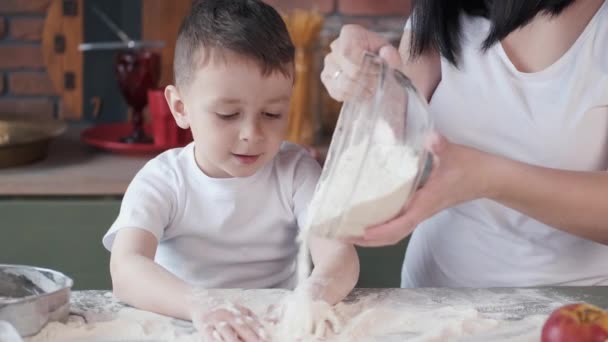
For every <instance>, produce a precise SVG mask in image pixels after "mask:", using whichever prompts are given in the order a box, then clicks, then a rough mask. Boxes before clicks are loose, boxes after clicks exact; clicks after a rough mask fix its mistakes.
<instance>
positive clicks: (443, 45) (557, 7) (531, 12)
mask: <svg viewBox="0 0 608 342" xmlns="http://www.w3.org/2000/svg"><path fill="white" fill-rule="evenodd" d="M574 1H575V0H412V20H411V24H412V40H411V52H412V56H414V57H415V56H419V55H420V54H422V53H423V52H425V51H427V50H428V49H436V50H437V51H439V53H440V54H441V55H442V56H443V57H444V58H446V59H447V60H448V61H450V62H451V63H452V64H454V65H457V63H458V57H459V56H460V30H461V27H460V16H461V14H463V13H465V14H468V15H473V16H482V17H485V18H487V19H488V20H489V21H490V23H491V28H490V32H489V34H488V36H487V37H486V39H485V40H484V42H483V45H482V46H481V48H483V49H484V50H487V49H488V48H490V47H491V46H492V45H494V44H495V43H497V42H498V41H500V40H502V39H504V38H505V37H506V36H507V35H509V33H511V32H513V31H515V30H517V29H518V28H521V27H523V26H525V25H526V24H528V23H529V22H530V21H531V20H532V19H533V18H534V17H535V16H536V15H537V14H539V13H544V14H548V15H558V14H560V13H561V12H562V11H563V10H564V9H565V8H566V7H568V6H569V5H570V4H572V3H573V2H574Z"/></svg>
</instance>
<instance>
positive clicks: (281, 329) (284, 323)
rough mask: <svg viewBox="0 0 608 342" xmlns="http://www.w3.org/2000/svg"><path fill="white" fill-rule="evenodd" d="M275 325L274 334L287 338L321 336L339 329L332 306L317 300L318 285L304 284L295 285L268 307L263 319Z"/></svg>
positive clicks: (336, 331)
mask: <svg viewBox="0 0 608 342" xmlns="http://www.w3.org/2000/svg"><path fill="white" fill-rule="evenodd" d="M266 319H267V320H269V321H271V322H272V323H274V324H277V334H278V336H279V337H281V338H288V339H291V340H295V341H298V340H308V338H309V337H311V336H312V337H314V338H316V339H323V338H325V337H328V336H329V335H331V334H337V333H339V332H340V329H341V323H340V319H339V318H338V316H337V315H336V313H335V311H334V309H333V307H332V306H331V305H330V304H329V303H327V302H326V301H324V300H323V299H321V297H320V293H319V291H318V288H317V287H316V286H315V285H309V284H308V283H305V284H303V286H300V287H298V288H297V289H296V290H294V291H293V292H292V293H289V294H287V295H286V296H285V297H283V298H282V299H281V301H280V302H279V304H278V305H277V306H272V307H271V308H270V309H269V314H268V316H267V318H266Z"/></svg>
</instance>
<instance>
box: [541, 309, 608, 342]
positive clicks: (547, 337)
mask: <svg viewBox="0 0 608 342" xmlns="http://www.w3.org/2000/svg"><path fill="white" fill-rule="evenodd" d="M606 341H608V312H606V311H604V310H602V309H600V308H598V307H597V306H594V305H591V304H587V303H576V304H568V305H564V306H562V307H560V308H557V309H556V310H555V311H553V313H551V315H550V316H549V318H547V321H546V322H545V324H544V326H543V331H542V335H541V342H606Z"/></svg>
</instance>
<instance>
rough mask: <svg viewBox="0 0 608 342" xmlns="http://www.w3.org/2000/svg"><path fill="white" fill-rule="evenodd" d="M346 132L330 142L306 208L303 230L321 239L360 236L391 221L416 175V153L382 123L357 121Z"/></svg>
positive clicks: (407, 195)
mask: <svg viewBox="0 0 608 342" xmlns="http://www.w3.org/2000/svg"><path fill="white" fill-rule="evenodd" d="M351 130H352V132H351V135H350V136H347V135H344V136H341V137H340V138H339V139H337V141H334V140H332V143H331V144H332V146H331V147H330V155H329V156H328V161H327V164H326V165H325V168H324V170H323V174H322V176H321V179H320V181H319V185H318V187H317V189H316V191H315V195H314V197H313V199H312V202H311V204H310V209H309V214H310V222H309V224H308V226H309V227H310V230H311V231H312V232H314V233H316V234H319V235H321V236H327V237H333V238H335V237H355V236H362V235H363V232H364V229H365V228H366V227H369V226H371V225H375V224H379V223H382V222H385V221H387V220H389V219H391V218H393V217H395V216H396V215H397V214H398V213H399V211H400V210H401V209H402V208H403V205H404V204H405V202H406V200H407V199H408V197H409V195H410V194H411V192H412V190H413V189H412V188H413V185H414V182H415V180H416V176H417V175H418V168H419V162H420V158H419V155H418V154H417V151H415V150H414V149H413V148H412V147H411V146H408V145H404V140H403V137H401V136H398V133H397V132H395V129H394V128H393V127H391V124H390V123H389V122H388V121H387V120H377V121H374V122H373V123H372V122H370V120H368V119H367V118H366V117H362V118H359V119H357V120H356V122H355V123H353V127H352V128H351ZM358 131H360V134H358V133H356V132H358ZM361 132H363V133H361ZM343 145H345V146H344V147H341V146H343ZM334 146H337V147H334ZM334 149H335V150H336V151H334ZM334 153H335V154H336V155H335V156H334V155H333V154H334ZM334 159H335V160H334Z"/></svg>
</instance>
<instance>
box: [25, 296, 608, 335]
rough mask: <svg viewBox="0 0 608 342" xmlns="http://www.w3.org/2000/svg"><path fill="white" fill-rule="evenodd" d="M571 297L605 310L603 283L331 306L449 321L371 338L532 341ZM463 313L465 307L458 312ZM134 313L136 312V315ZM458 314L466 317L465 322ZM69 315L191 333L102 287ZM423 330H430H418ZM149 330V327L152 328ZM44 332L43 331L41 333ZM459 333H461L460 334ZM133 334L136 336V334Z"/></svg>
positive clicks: (357, 299) (262, 299) (362, 299)
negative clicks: (155, 323) (453, 337)
mask: <svg viewBox="0 0 608 342" xmlns="http://www.w3.org/2000/svg"><path fill="white" fill-rule="evenodd" d="M222 293H223V295H225V296H226V297H227V298H239V300H240V302H241V303H243V304H244V305H246V306H248V307H250V308H251V309H252V310H253V311H254V312H256V313H261V312H263V311H264V310H265V309H266V308H267V307H268V305H270V304H274V303H277V302H278V301H279V300H280V299H281V297H282V296H284V295H285V294H286V293H287V292H285V291H284V290H224V291H222ZM574 302H587V303H591V304H594V305H597V306H600V307H602V308H604V309H608V287H546V288H494V289H447V288H420V289H355V290H354V291H353V293H351V295H350V296H349V297H347V298H346V299H345V300H344V302H343V303H341V304H339V305H338V306H337V307H336V310H337V311H338V312H342V313H346V312H350V313H349V314H348V315H350V316H351V317H349V318H348V319H352V320H355V319H360V320H361V321H360V322H366V321H369V320H370V319H369V317H368V318H365V317H359V316H361V315H362V312H364V311H366V310H368V312H373V310H377V311H376V313H377V314H378V315H379V314H380V313H382V312H386V310H392V312H394V313H400V312H401V313H403V315H404V317H405V316H407V315H410V316H408V317H409V318H408V319H409V320H410V321H411V320H412V319H414V318H415V317H427V318H428V320H433V319H437V320H438V321H437V322H441V321H443V323H446V324H447V322H449V324H451V325H450V326H447V325H446V326H442V325H441V324H438V325H432V326H433V328H432V329H430V328H429V324H420V323H418V324H413V326H407V322H408V320H405V319H401V321H399V322H397V321H396V322H397V323H399V324H401V325H402V326H403V331H397V332H394V333H393V334H391V335H390V336H389V335H386V336H384V335H382V337H381V338H378V336H379V335H374V336H376V337H375V338H374V339H372V340H382V341H408V340H416V341H418V340H420V339H421V337H425V336H427V337H428V336H430V335H429V334H439V333H441V334H446V333H447V332H448V331H452V332H451V333H454V331H456V334H461V335H462V336H461V335H458V336H459V339H457V340H463V341H483V340H486V341H487V340H498V341H500V340H504V341H511V340H517V341H520V340H524V341H527V340H530V341H533V340H538V338H539V336H540V329H541V328H542V324H543V322H544V320H545V319H546V317H547V316H548V315H549V314H550V313H551V312H552V311H553V310H555V309H556V308H557V307H559V306H562V305H564V304H568V303H574ZM349 310H350V311H349ZM369 310H372V311H369ZM382 310H384V311H382ZM463 312H466V314H465V315H464V316H463ZM138 315H141V317H139V318H137V317H138ZM344 315H346V316H348V315H347V314H344ZM395 315H396V316H395V319H397V320H398V317H397V316H399V314H395ZM461 316H462V317H465V318H466V322H465V321H463V319H462V317H461ZM70 317H71V318H70V319H71V320H73V319H74V318H78V319H80V320H81V323H80V324H81V326H80V328H79V329H82V321H84V322H86V324H89V325H91V324H93V325H95V324H107V322H110V321H113V320H114V321H121V322H122V324H126V323H125V322H128V321H132V322H133V323H134V324H138V326H141V325H144V326H145V325H146V324H148V327H150V326H152V325H151V324H150V323H149V320H157V321H158V322H161V325H162V324H164V325H165V326H166V327H169V328H170V329H171V330H172V331H173V332H172V334H175V335H171V336H188V335H192V334H194V333H195V331H194V328H193V327H192V324H191V323H190V322H185V321H182V320H178V319H173V318H169V317H164V316H160V315H156V314H152V313H148V312H144V311H139V310H135V309H133V308H131V307H129V306H127V305H125V304H122V303H120V302H118V301H117V300H116V299H115V298H114V297H113V296H112V294H111V293H109V292H107V291H76V292H73V293H72V299H71V316H70ZM142 317H147V318H146V319H144V318H142ZM378 317H379V316H378ZM420 319H424V318H420ZM145 320H148V323H145V324H144V323H142V322H143V321H145ZM372 320H373V319H372ZM412 322H414V321H412ZM488 322H492V324H491V325H490V326H487V327H486V328H484V329H481V330H480V333H479V334H477V335H475V334H473V333H471V331H469V333H471V334H470V336H469V333H467V332H466V329H468V328H466V326H467V324H469V325H470V324H482V323H483V324H487V323H488ZM496 322H497V323H496ZM58 324H59V323H53V325H54V326H53V329H55V331H57V329H58V328H57V326H58ZM70 324H71V323H69V324H68V326H66V328H65V329H66V331H67V330H69V328H68V327H69V326H70ZM361 324H362V323H361ZM455 324H458V329H460V330H458V331H457V330H454V329H455V326H456V325H455ZM463 327H464V330H463ZM47 329H49V326H47ZM74 329H75V328H74ZM424 329H427V330H436V331H424ZM446 329H447V330H446ZM450 329H451V330H450ZM518 329H520V330H518ZM97 330H98V331H99V333H102V334H103V336H99V340H100V341H101V340H103V341H114V340H118V339H119V338H125V337H127V338H128V337H129V336H123V335H121V332H119V331H114V332H108V331H107V330H111V329H105V330H102V329H97ZM149 330H150V331H154V329H149ZM369 330H370V334H373V328H370V329H369ZM478 330H479V329H478ZM90 331H96V330H95V329H93V330H90ZM104 331H105V332H104ZM124 331H126V330H124ZM514 331H515V332H517V331H520V332H519V333H522V334H524V335H525V336H527V339H526V338H518V337H517V336H515V339H513V338H514V336H513V334H514ZM44 332H45V330H43V332H42V333H41V335H42V334H43V333H44ZM463 334H464V335H463ZM526 334H527V335H526ZM65 336H71V335H65ZM159 336H160V335H158V336H156V335H155V334H154V332H151V333H150V336H147V337H148V338H149V339H144V341H152V340H154V341H157V340H158V338H159ZM163 336H164V335H163ZM433 336H435V335H433ZM443 336H446V335H443ZM463 336H464V337H467V338H463ZM522 336H523V335H522ZM138 337H141V336H139V335H138ZM89 338H90V336H89ZM130 338H133V337H132V336H131V337H130ZM509 338H510V339H509ZM161 340H162V338H161ZM422 340H424V339H422ZM32 341H44V339H40V336H38V339H37V338H36V337H34V338H33V339H32ZM184 341H189V340H184Z"/></svg>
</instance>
